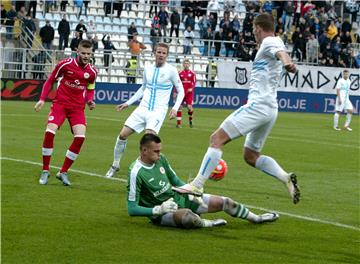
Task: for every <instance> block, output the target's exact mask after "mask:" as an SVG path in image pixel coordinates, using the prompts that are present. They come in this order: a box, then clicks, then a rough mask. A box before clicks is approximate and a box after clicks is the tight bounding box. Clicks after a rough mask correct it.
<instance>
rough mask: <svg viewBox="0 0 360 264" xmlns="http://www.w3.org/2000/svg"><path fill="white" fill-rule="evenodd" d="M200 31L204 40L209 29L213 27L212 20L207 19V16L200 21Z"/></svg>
mask: <svg viewBox="0 0 360 264" xmlns="http://www.w3.org/2000/svg"><path fill="white" fill-rule="evenodd" d="M198 25H199V29H200V32H199V33H200V38H202V39H203V38H204V37H205V35H206V33H207V30H208V28H209V27H211V23H210V20H209V19H208V18H207V17H206V15H203V16H202V18H201V19H200V21H199V22H198Z"/></svg>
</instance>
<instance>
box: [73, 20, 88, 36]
mask: <svg viewBox="0 0 360 264" xmlns="http://www.w3.org/2000/svg"><path fill="white" fill-rule="evenodd" d="M75 31H77V32H79V36H80V39H83V33H84V32H85V33H86V32H87V28H86V26H85V25H84V20H83V19H81V20H80V22H79V24H77V26H76V28H75Z"/></svg>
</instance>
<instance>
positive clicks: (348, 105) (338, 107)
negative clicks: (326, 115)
mask: <svg viewBox="0 0 360 264" xmlns="http://www.w3.org/2000/svg"><path fill="white" fill-rule="evenodd" d="M344 109H345V110H351V111H352V110H353V109H354V107H353V105H352V103H351V101H350V99H349V97H348V98H346V97H345V98H344V99H342V100H341V105H339V97H338V96H336V102H335V111H337V112H342V111H344Z"/></svg>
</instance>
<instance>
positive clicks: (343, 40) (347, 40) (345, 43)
mask: <svg viewBox="0 0 360 264" xmlns="http://www.w3.org/2000/svg"><path fill="white" fill-rule="evenodd" d="M351 42H352V39H351V36H350V32H349V31H346V32H345V34H343V35H342V37H341V44H342V47H343V48H346V47H347V46H348V45H349V44H350V43H351Z"/></svg>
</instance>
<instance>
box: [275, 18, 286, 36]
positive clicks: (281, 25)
mask: <svg viewBox="0 0 360 264" xmlns="http://www.w3.org/2000/svg"><path fill="white" fill-rule="evenodd" d="M279 29H282V30H283V31H285V26H284V23H283V22H282V19H281V18H279V19H278V21H277V24H276V27H275V33H279Z"/></svg>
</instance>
